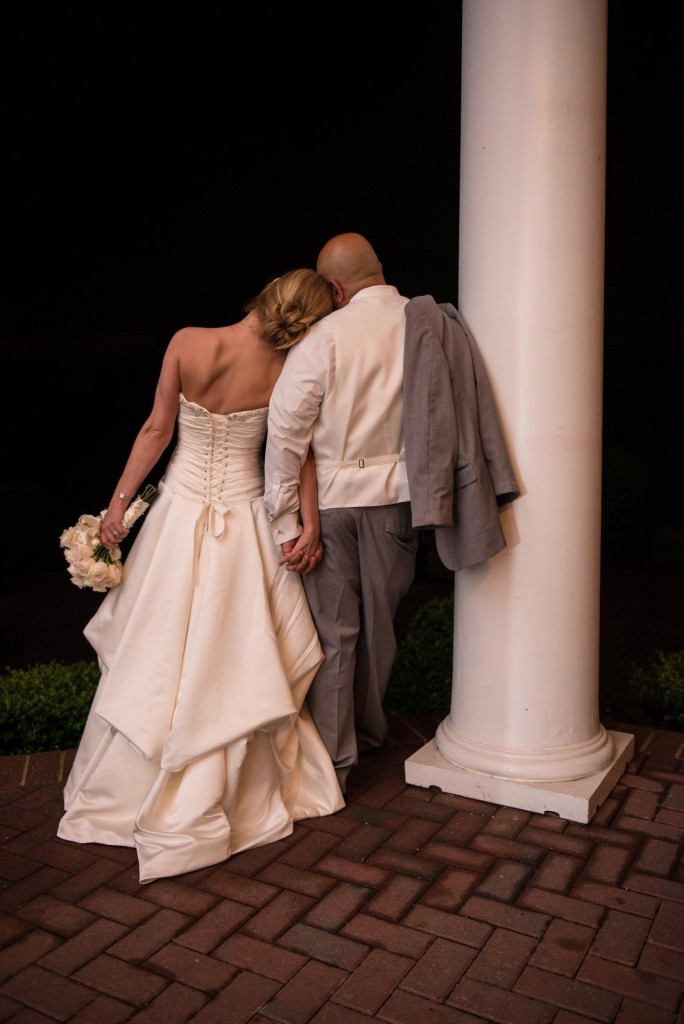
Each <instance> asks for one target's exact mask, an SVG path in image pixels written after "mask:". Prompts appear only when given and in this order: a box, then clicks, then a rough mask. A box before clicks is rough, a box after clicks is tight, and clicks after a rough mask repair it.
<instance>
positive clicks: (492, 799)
mask: <svg viewBox="0 0 684 1024" xmlns="http://www.w3.org/2000/svg"><path fill="white" fill-rule="evenodd" d="M609 735H610V736H611V737H612V740H613V748H614V756H613V760H612V761H611V763H610V764H609V765H608V766H607V767H606V768H604V769H602V770H601V771H600V772H595V773H594V774H593V775H588V776H587V777H586V778H584V779H573V780H571V781H569V782H520V781H516V780H513V779H505V778H497V777H494V776H491V775H480V774H479V773H478V772H470V771H467V770H466V769H464V768H459V767H458V765H455V764H452V763H451V762H450V761H447V760H446V758H445V757H443V756H442V755H441V754H440V752H439V750H438V749H437V744H436V743H435V741H434V740H430V742H429V743H426V744H425V746H424V747H421V748H420V750H417V751H416V753H415V754H412V755H411V757H409V758H408V759H407V760H406V762H405V764H404V777H405V779H406V781H407V782H408V783H409V784H410V785H412V786H421V787H423V788H424V789H429V788H431V787H432V786H434V787H436V788H437V789H440V790H441V791H442V792H443V793H455V794H458V795H459V796H465V797H470V798H471V799H473V800H485V801H487V803H492V804H500V805H502V806H504V807H519V808H520V809H521V810H525V811H535V812H536V813H537V814H556V815H558V817H559V818H566V819H567V820H568V821H579V822H583V823H584V824H586V823H587V822H589V821H591V819H592V817H593V815H594V813H595V812H596V809H597V808H598V807H600V805H601V804H602V803H603V801H604V800H605V799H606V797H607V796H608V794H609V793H610V791H611V789H612V788H613V786H614V785H615V784H616V783H617V781H618V779H619V778H620V776H621V775H622V774H623V772H624V769H625V766H626V765H627V763H628V762H629V761H630V760H631V759H632V758H633V757H634V737H633V736H632V735H631V734H630V733H624V732H611V733H609Z"/></svg>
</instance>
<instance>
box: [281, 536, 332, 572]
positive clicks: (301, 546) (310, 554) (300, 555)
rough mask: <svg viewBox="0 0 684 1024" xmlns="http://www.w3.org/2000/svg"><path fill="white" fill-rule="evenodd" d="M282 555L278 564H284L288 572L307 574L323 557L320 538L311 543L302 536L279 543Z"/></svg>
mask: <svg viewBox="0 0 684 1024" xmlns="http://www.w3.org/2000/svg"><path fill="white" fill-rule="evenodd" d="M280 550H281V551H282V554H283V557H282V558H281V559H280V561H279V562H278V565H284V566H285V568H286V569H287V571H288V572H296V573H298V574H299V575H300V576H308V575H309V573H310V572H313V570H314V569H315V568H316V566H317V565H318V564H319V562H320V561H321V559H322V558H323V545H322V544H321V542H320V540H319V541H318V542H317V543H316V544H315V545H312V544H311V543H310V542H306V541H305V540H304V539H303V537H301V536H300V537H298V538H297V539H296V540H287V541H285V543H284V544H281V545H280Z"/></svg>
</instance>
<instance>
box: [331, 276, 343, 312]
mask: <svg viewBox="0 0 684 1024" xmlns="http://www.w3.org/2000/svg"><path fill="white" fill-rule="evenodd" d="M328 283H329V285H330V291H331V292H332V297H333V302H334V303H335V305H336V306H341V305H342V303H343V302H344V288H343V287H342V285H341V284H340V282H339V281H336V280H335V278H332V279H331V280H330V281H329V282H328Z"/></svg>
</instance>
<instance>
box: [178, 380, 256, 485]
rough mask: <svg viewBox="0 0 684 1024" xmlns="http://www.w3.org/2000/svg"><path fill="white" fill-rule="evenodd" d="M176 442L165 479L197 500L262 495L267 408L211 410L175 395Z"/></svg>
mask: <svg viewBox="0 0 684 1024" xmlns="http://www.w3.org/2000/svg"><path fill="white" fill-rule="evenodd" d="M179 401H180V408H179V412H178V441H177V445H176V448H175V450H174V453H173V455H172V456H171V459H170V460H169V464H168V467H167V470H166V474H165V479H166V482H167V483H168V484H169V486H170V487H172V488H173V490H174V491H176V492H177V493H183V494H186V495H188V496H192V497H195V498H198V499H200V500H201V501H205V502H206V501H210V502H211V501H220V502H235V501H250V500H251V499H253V498H257V497H259V496H260V495H262V494H263V490H264V468H263V460H262V446H263V442H264V438H265V436H266V423H267V418H268V407H267V406H266V407H264V408H261V409H250V410H247V411H245V412H232V413H225V414H223V413H213V412H209V410H208V409H205V408H204V406H202V405H198V404H197V403H196V402H189V401H188V400H187V399H186V398H185V396H184V395H183V394H181V395H180V396H179Z"/></svg>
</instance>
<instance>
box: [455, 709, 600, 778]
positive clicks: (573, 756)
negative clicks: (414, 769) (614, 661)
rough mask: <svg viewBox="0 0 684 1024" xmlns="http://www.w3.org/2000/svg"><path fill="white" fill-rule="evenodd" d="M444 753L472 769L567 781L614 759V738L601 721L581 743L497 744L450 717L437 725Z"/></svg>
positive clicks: (502, 775)
mask: <svg viewBox="0 0 684 1024" xmlns="http://www.w3.org/2000/svg"><path fill="white" fill-rule="evenodd" d="M435 742H436V744H437V749H438V750H439V752H440V754H441V755H442V757H445V758H446V759H447V761H450V762H451V763H452V764H454V765H456V767H457V768H465V770H466V771H469V772H480V773H481V774H483V775H491V776H492V777H494V778H502V779H513V780H515V781H516V782H566V781H570V780H572V779H583V778H585V777H586V776H587V775H593V774H594V773H595V772H599V771H602V770H603V769H604V768H606V767H607V766H608V765H609V764H610V763H611V761H612V759H613V741H612V739H611V736H610V734H609V733H608V732H606V730H605V729H604V727H603V726H602V725H601V724H600V723H599V727H598V731H597V733H596V735H595V736H592V737H591V739H589V740H584V741H582V742H581V743H573V744H567V743H565V744H561V745H557V746H554V747H541V748H536V749H529V748H522V749H518V748H511V747H500V746H493V745H490V744H486V743H482V742H479V741H478V740H476V739H474V738H473V737H471V736H465V735H464V734H463V733H460V732H459V731H458V730H457V729H456V728H455V727H454V724H453V722H452V721H451V719H450V718H445V719H444V721H443V722H440V724H439V726H438V727H437V734H436V736H435Z"/></svg>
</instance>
